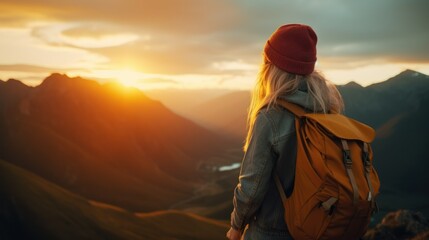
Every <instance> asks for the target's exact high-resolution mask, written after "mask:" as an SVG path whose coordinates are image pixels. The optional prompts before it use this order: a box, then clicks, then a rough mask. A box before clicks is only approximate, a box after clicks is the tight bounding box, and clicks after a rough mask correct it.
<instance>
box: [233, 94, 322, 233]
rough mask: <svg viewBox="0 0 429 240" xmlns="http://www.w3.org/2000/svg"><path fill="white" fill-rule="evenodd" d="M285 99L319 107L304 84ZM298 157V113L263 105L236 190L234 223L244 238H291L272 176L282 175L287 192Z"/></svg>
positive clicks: (291, 182)
mask: <svg viewBox="0 0 429 240" xmlns="http://www.w3.org/2000/svg"><path fill="white" fill-rule="evenodd" d="M281 98H282V99H284V100H287V101H289V102H292V103H296V104H298V105H301V106H303V107H304V108H306V109H309V110H311V111H319V110H320V109H318V107H317V106H316V107H315V106H313V105H314V104H313V100H312V98H311V97H310V95H309V94H308V93H307V91H306V88H305V87H300V90H298V91H297V92H295V93H294V94H292V95H288V96H282V97H281ZM295 161H296V134H295V117H294V115H293V114H292V113H290V112H289V111H288V110H286V109H284V108H282V107H273V108H270V109H268V110H267V109H265V108H264V109H261V111H260V112H259V113H258V115H257V117H256V121H255V123H254V128H253V134H252V136H251V140H250V143H249V146H248V149H247V151H246V152H245V154H244V157H243V161H242V164H241V170H240V176H239V183H238V184H237V186H236V188H235V190H234V199H233V204H234V210H233V212H232V214H231V226H232V227H233V228H234V229H237V230H244V228H245V227H246V225H247V224H249V225H248V228H247V230H246V232H245V233H244V239H292V238H291V237H290V235H289V232H288V230H287V227H286V223H285V220H284V208H283V205H282V202H281V198H280V195H279V193H278V190H277V188H276V185H275V183H274V180H273V174H274V173H276V174H278V175H279V177H280V180H281V181H282V184H283V188H284V189H286V192H287V194H288V193H290V191H291V187H292V186H293V180H294V173H295Z"/></svg>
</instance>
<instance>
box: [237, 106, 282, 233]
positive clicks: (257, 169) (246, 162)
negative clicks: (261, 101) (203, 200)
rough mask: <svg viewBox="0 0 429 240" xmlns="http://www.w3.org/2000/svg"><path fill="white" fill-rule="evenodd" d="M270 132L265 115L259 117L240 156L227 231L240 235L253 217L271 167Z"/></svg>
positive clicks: (271, 129)
mask: <svg viewBox="0 0 429 240" xmlns="http://www.w3.org/2000/svg"><path fill="white" fill-rule="evenodd" d="M262 111H264V110H262ZM273 129H274V128H273V126H272V122H271V121H270V119H269V116H268V114H267V113H266V112H261V113H259V114H258V116H257V117H256V121H255V125H254V128H253V134H252V137H251V140H250V143H249V147H248V149H247V151H246V153H245V154H244V158H243V161H242V165H241V171H240V176H239V183H238V184H237V187H236V188H235V190H234V199H233V204H234V210H233V212H232V214H231V227H232V228H233V229H235V230H238V231H240V232H242V231H243V230H244V227H245V226H246V224H247V223H249V221H250V219H251V218H252V217H253V216H254V215H255V213H256V211H257V210H258V209H259V206H260V205H261V203H262V200H263V199H264V196H265V194H266V192H267V190H268V183H269V182H270V178H271V177H272V176H271V173H272V170H273V167H274V163H275V156H274V154H273V152H272V146H273V139H274V137H275V136H274V134H275V133H274V131H273Z"/></svg>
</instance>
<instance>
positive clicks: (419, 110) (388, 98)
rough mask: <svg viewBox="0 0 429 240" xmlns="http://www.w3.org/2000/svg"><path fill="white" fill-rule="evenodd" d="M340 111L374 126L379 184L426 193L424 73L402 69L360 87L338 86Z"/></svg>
mask: <svg viewBox="0 0 429 240" xmlns="http://www.w3.org/2000/svg"><path fill="white" fill-rule="evenodd" d="M339 90H340V92H341V94H342V95H343V98H344V101H345V105H346V112H345V114H346V115H348V116H350V117H352V118H355V119H358V120H360V121H363V122H365V123H367V124H369V125H370V126H372V127H374V128H375V129H376V131H377V137H376V139H375V141H374V143H373V149H374V157H375V166H376V167H377V169H378V172H379V175H380V178H381V180H382V183H384V189H385V190H389V191H391V190H392V189H394V190H401V191H407V192H414V193H421V194H428V192H427V191H426V187H425V186H423V185H420V184H415V183H416V182H429V175H428V174H425V172H424V169H426V167H429V165H428V162H427V161H426V159H427V157H426V156H428V154H429V151H428V149H427V145H428V140H427V137H426V136H429V127H427V124H426V123H427V121H428V120H429V98H428V96H429V76H427V75H424V74H422V73H419V72H416V71H412V70H406V71H404V72H402V73H400V74H398V75H397V76H395V77H392V78H390V79H388V80H387V81H385V82H381V83H377V84H373V85H370V86H367V87H365V88H363V87H362V88H355V87H353V88H351V87H349V86H347V85H345V86H340V87H339Z"/></svg>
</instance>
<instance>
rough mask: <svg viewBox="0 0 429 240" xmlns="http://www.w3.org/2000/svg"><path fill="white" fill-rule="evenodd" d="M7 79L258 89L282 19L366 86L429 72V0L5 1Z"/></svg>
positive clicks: (2, 35) (329, 71) (323, 63)
mask: <svg viewBox="0 0 429 240" xmlns="http://www.w3.org/2000/svg"><path fill="white" fill-rule="evenodd" d="M0 11H1V13H2V14H0V79H3V80H7V79H9V78H15V79H20V80H22V81H23V82H24V83H26V84H28V85H38V84H40V82H41V81H42V80H43V79H44V78H45V77H47V76H48V75H49V74H50V73H52V72H60V73H66V74H68V75H69V76H78V75H79V76H83V77H86V78H90V79H95V80H98V81H99V82H107V81H117V82H120V83H122V84H124V85H127V86H134V87H138V88H140V89H153V88H185V89H199V88H221V89H242V90H243V89H251V88H253V85H254V82H255V78H256V74H257V72H258V68H259V64H260V63H261V60H262V50H263V46H264V44H265V42H266V41H267V39H268V38H269V36H270V35H271V34H272V33H273V32H274V31H275V30H276V29H277V28H278V27H279V26H281V25H283V24H288V23H302V24H307V25H310V26H312V27H313V29H314V30H315V31H316V33H317V35H318V44H317V51H318V60H317V63H316V69H317V70H319V71H321V72H322V73H324V74H325V76H326V77H327V78H328V79H330V80H332V81H333V82H334V83H336V84H345V83H347V82H350V81H355V82H357V83H359V84H361V85H363V86H367V85H370V84H372V83H376V82H380V81H384V80H386V79H388V78H389V77H392V76H394V75H396V74H398V73H400V72H401V71H403V70H405V69H413V70H416V71H419V72H422V73H424V74H429V30H428V29H429V28H428V23H429V14H428V12H429V1H427V0H377V1H373V0H360V1H356V0H264V1H261V0H181V1H178V0H157V1H155V0H153V1H145V0H116V1H114V0H103V1H101V0H73V1H72V0H2V1H1V2H0Z"/></svg>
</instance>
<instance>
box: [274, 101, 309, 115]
mask: <svg viewBox="0 0 429 240" xmlns="http://www.w3.org/2000/svg"><path fill="white" fill-rule="evenodd" d="M277 103H278V104H279V105H280V106H282V107H284V108H286V109H287V110H289V111H290V112H292V113H293V114H294V115H295V116H297V117H302V116H304V115H305V114H307V112H306V111H305V110H304V108H303V107H301V106H299V105H297V104H294V103H291V102H288V101H285V100H282V99H277Z"/></svg>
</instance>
